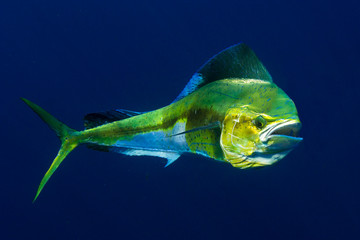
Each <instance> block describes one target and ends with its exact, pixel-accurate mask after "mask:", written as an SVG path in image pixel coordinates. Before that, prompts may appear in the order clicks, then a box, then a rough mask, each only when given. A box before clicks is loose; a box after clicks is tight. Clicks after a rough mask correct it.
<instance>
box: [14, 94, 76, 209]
mask: <svg viewBox="0 0 360 240" xmlns="http://www.w3.org/2000/svg"><path fill="white" fill-rule="evenodd" d="M21 100H23V101H24V102H25V103H26V104H27V105H28V106H29V107H30V108H31V109H32V110H33V111H34V112H35V113H36V114H37V115H38V116H39V117H40V118H41V119H42V120H43V121H44V122H45V123H46V124H47V125H48V126H49V127H50V128H51V129H52V130H53V131H54V132H55V133H56V135H57V136H58V137H59V139H60V140H61V147H60V150H59V152H58V154H57V156H56V157H55V159H54V161H53V162H52V164H51V166H50V168H49V170H48V171H47V172H46V174H45V176H44V177H43V179H42V180H41V183H40V186H39V188H38V190H37V192H36V196H35V198H34V200H33V202H35V200H36V199H37V197H38V196H39V194H40V192H41V190H42V189H43V188H44V186H45V184H46V183H47V181H48V180H49V179H50V177H51V175H52V174H53V173H54V172H55V171H56V169H57V168H58V167H59V165H60V164H61V162H62V161H63V160H64V159H65V158H66V156H67V155H68V154H69V153H70V152H71V151H72V150H73V149H74V148H76V147H77V146H78V145H79V140H78V139H77V138H76V135H77V134H76V133H78V132H77V131H76V130H74V129H71V128H69V127H68V126H66V125H65V124H64V123H62V122H60V121H59V120H57V119H56V118H55V117H53V116H52V115H50V114H49V113H48V112H46V111H45V110H44V109H43V108H41V107H40V106H38V105H36V104H35V103H33V102H31V101H29V100H27V99H25V98H21Z"/></svg>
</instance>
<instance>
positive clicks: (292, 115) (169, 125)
mask: <svg viewBox="0 0 360 240" xmlns="http://www.w3.org/2000/svg"><path fill="white" fill-rule="evenodd" d="M22 100H23V101H24V102H25V103H26V104H27V105H28V106H29V107H30V108H31V109H32V110H33V111H34V112H35V113H36V114H38V115H39V116H40V118H41V119H42V120H43V121H44V122H45V123H47V124H48V125H49V127H50V128H51V129H53V130H54V131H55V133H56V134H57V136H58V137H59V139H60V140H61V148H60V150H59V152H58V154H57V156H56V158H55V159H54V161H53V163H52V164H51V166H50V168H49V170H48V171H47V172H46V174H45V176H44V177H43V179H42V181H41V183H40V186H39V188H38V190H37V193H36V196H35V199H34V201H35V200H36V199H37V197H38V196H39V194H40V192H41V190H42V189H43V187H44V186H45V184H46V183H47V181H48V180H49V178H50V177H51V175H52V174H53V173H54V172H55V170H56V169H57V168H58V167H59V165H60V164H61V162H62V161H63V160H64V159H65V157H66V156H67V155H68V154H69V153H70V152H71V151H72V150H73V149H74V148H76V147H77V146H78V145H80V144H86V145H87V146H88V147H89V148H92V149H95V150H100V151H111V152H117V153H121V154H126V155H130V156H157V157H162V158H165V159H167V164H166V166H168V165H169V164H171V163H173V162H174V161H175V160H177V159H178V158H179V157H180V155H181V154H183V153H186V152H190V153H195V154H200V155H203V156H205V157H209V158H212V159H215V160H218V161H222V162H227V163H230V164H231V165H232V166H234V167H237V168H250V167H260V166H266V165H271V164H273V163H275V162H277V161H278V160H280V159H282V158H283V157H285V156H286V155H287V154H288V153H289V152H290V151H291V150H292V149H293V148H294V147H295V146H296V145H297V144H298V143H299V142H300V141H301V140H302V138H300V137H298V133H299V130H300V128H301V123H300V120H299V117H298V113H297V110H296V107H295V104H294V102H293V101H292V100H291V99H290V98H289V97H288V96H287V95H286V93H285V92H284V91H282V90H281V89H280V88H279V87H277V86H276V85H275V84H274V83H273V81H272V78H271V76H270V74H269V73H268V71H267V70H266V69H265V67H264V66H263V65H262V63H261V62H260V61H259V59H258V58H257V57H256V55H255V54H254V52H253V51H252V50H251V49H250V48H249V47H248V46H247V45H245V44H244V43H240V44H237V45H234V46H231V47H229V48H227V49H225V50H223V51H222V52H220V53H218V54H217V55H215V56H214V57H212V58H211V59H210V60H209V61H208V62H206V63H205V64H204V65H203V66H202V67H201V68H200V69H199V70H198V71H197V72H196V73H195V74H194V75H193V76H192V78H191V79H190V81H189V83H188V84H187V85H186V87H185V88H184V90H183V91H182V92H181V93H180V95H179V96H178V97H177V98H176V99H175V100H174V101H173V102H172V103H171V104H170V105H168V106H166V107H163V108H160V109H157V110H154V111H150V112H144V113H141V112H134V111H129V110H124V109H116V110H111V111H105V112H100V113H91V114H88V115H86V116H85V118H84V120H85V130H83V131H76V130H74V129H71V128H69V127H68V126H66V125H65V124H63V123H62V122H60V121H59V120H57V119H56V118H54V117H53V116H52V115H50V114H49V113H48V112H46V111H45V110H44V109H42V108H41V107H39V106H38V105H36V104H35V103H32V102H31V101H29V100H27V99H24V98H22Z"/></svg>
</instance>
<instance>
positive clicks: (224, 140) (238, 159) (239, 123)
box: [220, 106, 260, 168]
mask: <svg viewBox="0 0 360 240" xmlns="http://www.w3.org/2000/svg"><path fill="white" fill-rule="evenodd" d="M256 117H257V115H256V113H254V112H252V111H249V110H248V108H247V107H246V106H244V107H240V108H230V109H229V110H228V111H227V113H226V116H225V119H224V121H223V124H222V131H221V136H220V145H221V148H222V149H223V152H224V157H225V160H226V161H228V162H230V163H231V164H232V165H233V166H234V167H240V168H247V167H250V166H253V165H254V164H255V165H257V163H255V162H249V161H247V160H248V158H249V156H251V155H252V154H253V153H254V152H255V151H256V149H257V146H258V145H259V144H260V138H259V129H258V128H257V127H256V124H254V119H255V118H256ZM259 166H260V165H259Z"/></svg>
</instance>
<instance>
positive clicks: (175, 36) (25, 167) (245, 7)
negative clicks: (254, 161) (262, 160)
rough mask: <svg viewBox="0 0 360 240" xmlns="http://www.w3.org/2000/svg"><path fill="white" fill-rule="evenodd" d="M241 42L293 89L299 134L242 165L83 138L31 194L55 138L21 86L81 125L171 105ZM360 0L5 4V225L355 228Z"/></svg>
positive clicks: (321, 231)
mask: <svg viewBox="0 0 360 240" xmlns="http://www.w3.org/2000/svg"><path fill="white" fill-rule="evenodd" d="M238 42H245V43H246V44H247V45H249V46H250V47H251V48H252V49H253V50H254V52H255V53H256V54H257V56H258V57H259V59H260V60H261V61H262V62H263V64H264V65H265V66H266V68H267V69H268V70H269V72H270V74H271V75H272V77H273V79H274V82H275V83H276V84H277V85H278V86H279V87H280V88H282V89H283V90H284V91H285V92H286V93H287V94H288V95H289V96H290V97H291V98H292V99H293V100H294V102H295V104H296V106H297V108H298V111H299V116H300V119H301V121H302V123H303V128H302V131H301V136H302V137H303V138H304V141H303V142H302V143H301V144H300V145H299V146H298V147H297V148H296V149H295V150H294V151H293V152H291V153H290V154H289V155H288V156H287V157H286V158H284V159H283V160H281V161H280V162H279V163H278V164H275V165H273V166H270V167H265V168H262V169H248V170H239V169H236V168H233V167H231V166H230V165H228V164H223V163H219V162H216V161H213V160H211V159H207V158H204V157H202V156H199V155H190V154H188V155H184V156H182V157H181V158H180V159H178V160H177V161H176V162H175V163H174V164H172V165H171V166H170V167H168V168H166V169H164V164H165V160H162V159H160V158H154V157H127V156H123V155H119V154H115V153H104V152H97V151H92V150H89V149H87V148H86V147H84V146H83V147H79V148H78V149H76V150H75V151H74V152H72V153H71V154H70V155H69V156H68V158H66V159H65V161H64V162H63V163H62V165H61V166H60V168H59V169H58V171H56V173H55V174H54V176H53V177H52V178H51V180H50V181H49V183H48V184H47V185H46V187H45V188H44V191H43V192H42V194H41V195H40V197H39V198H38V200H37V201H36V202H35V203H34V204H33V203H32V200H33V197H34V196H35V192H36V190H37V187H38V184H39V183H40V180H41V178H42V177H43V174H44V173H45V172H46V170H47V169H48V167H49V166H50V164H51V162H52V160H53V158H54V157H55V155H56V153H57V151H58V148H59V146H60V143H59V141H58V139H57V137H56V136H55V134H54V133H53V132H52V131H51V130H49V128H48V127H47V126H46V125H45V124H44V123H43V122H42V121H41V120H40V119H39V118H38V117H37V116H36V115H35V114H34V113H33V112H32V111H31V110H30V109H29V108H28V107H27V106H26V105H25V104H24V103H23V102H22V101H21V100H20V99H19V98H20V97H26V98H28V99H30V100H32V101H34V102H35V103H37V104H39V105H40V106H42V107H44V108H45V109H46V110H48V111H49V112H50V113H52V114H54V116H56V117H58V118H59V119H60V120H62V121H64V122H65V123H66V124H68V125H69V126H70V127H73V128H75V129H79V130H80V129H82V128H83V125H82V124H83V123H82V118H83V116H84V115H85V114H86V113H90V112H97V111H103V110H109V109H114V108H124V109H130V110H135V111H148V110H153V109H157V108H159V107H162V106H165V105H167V104H169V103H170V102H171V101H172V100H173V99H174V98H175V97H176V96H177V95H178V94H179V93H180V91H181V90H182V89H183V87H184V86H185V85H186V83H187V82H188V80H189V78H190V77H191V75H192V74H193V73H194V72H195V71H196V70H197V69H198V68H199V67H200V66H201V65H202V64H203V63H205V62H206V61H207V60H208V59H209V58H210V57H212V56H213V55H214V54H216V53H217V52H219V51H221V50H223V49H224V48H226V47H228V46H231V45H233V44H236V43H238ZM359 43H360V5H359V3H358V1H347V0H345V1H329V0H322V1H316V0H312V1H309V0H305V1H294V0H287V1H285V0H278V1H265V0H251V1H235V0H232V1H231V0H223V1H204V0H201V1H196V0H195V1H187V0H183V1H160V0H159V1H144V0H143V1H100V0H88V1H78V0H72V1H69V0H62V1H44V0H32V1H24V0H13V1H2V2H1V3H0V80H1V94H0V104H1V105H0V106H1V112H0V116H1V117H0V119H1V121H0V122H1V127H0V129H1V137H0V141H1V144H0V146H1V153H2V154H1V157H0V159H1V160H0V172H1V174H0V182H1V183H0V186H1V191H0V192H1V200H0V203H1V204H0V211H1V212H0V229H1V231H0V239H4V240H8V239H37V240H42V239H53V240H55V239H62V240H63V239H86V240H90V239H277V240H279V239H287V240H289V239H360V190H359V183H360V174H359V172H360V158H359V148H360V145H359V143H360V140H359V128H360V120H359V119H360V117H359V110H360V100H359V76H360V67H359V66H360V60H359V59H360V58H359V55H360V45H359Z"/></svg>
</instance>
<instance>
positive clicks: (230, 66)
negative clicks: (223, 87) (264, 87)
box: [174, 43, 272, 102]
mask: <svg viewBox="0 0 360 240" xmlns="http://www.w3.org/2000/svg"><path fill="white" fill-rule="evenodd" d="M226 78H247V79H250V78H251V79H260V80H264V81H269V82H272V78H271V76H270V74H269V73H268V71H267V70H266V68H265V67H264V65H262V63H261V62H260V60H259V59H258V58H257V57H256V55H255V53H254V52H253V51H252V50H251V49H250V48H249V47H248V46H247V45H246V44H244V43H239V44H236V45H233V46H231V47H229V48H227V49H225V50H223V51H221V52H220V53H218V54H216V55H215V56H214V57H212V58H211V59H210V60H209V61H207V62H206V63H205V64H204V65H203V66H202V67H201V68H200V69H199V70H198V71H197V72H196V73H195V74H194V75H193V76H192V78H191V79H190V81H189V82H188V84H187V85H186V86H185V88H184V90H183V91H182V92H181V93H180V95H179V96H178V97H177V98H176V99H175V101H174V102H176V101H178V100H180V99H182V98H184V97H186V96H187V95H189V94H191V93H193V92H195V91H196V90H197V89H199V88H201V87H203V86H205V85H206V84H209V83H211V82H214V81H217V80H221V79H226Z"/></svg>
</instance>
